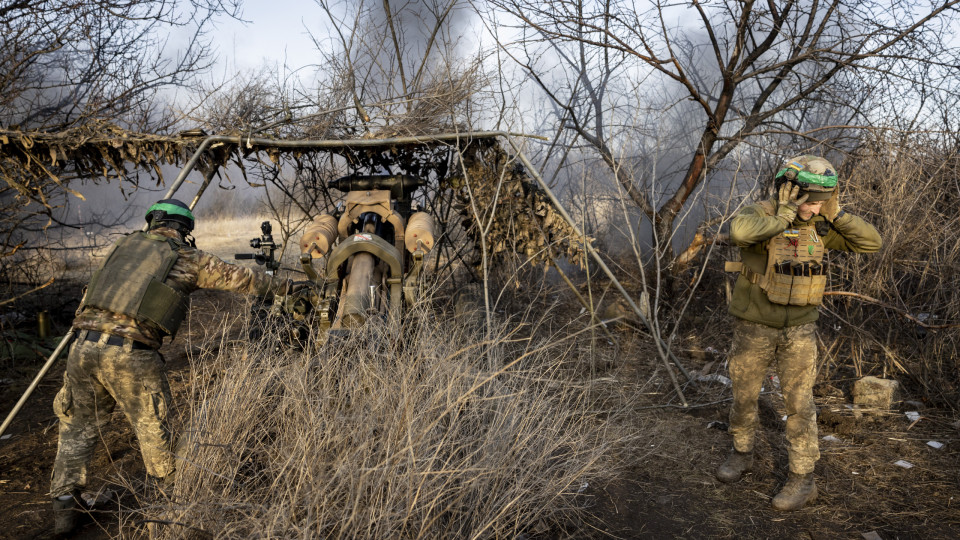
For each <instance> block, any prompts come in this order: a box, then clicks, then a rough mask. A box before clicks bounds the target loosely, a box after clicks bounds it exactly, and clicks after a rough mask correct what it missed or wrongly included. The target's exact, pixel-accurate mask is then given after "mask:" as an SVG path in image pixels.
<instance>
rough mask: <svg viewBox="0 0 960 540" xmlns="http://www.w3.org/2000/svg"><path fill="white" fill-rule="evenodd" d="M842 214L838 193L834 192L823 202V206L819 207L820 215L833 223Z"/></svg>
mask: <svg viewBox="0 0 960 540" xmlns="http://www.w3.org/2000/svg"><path fill="white" fill-rule="evenodd" d="M843 214H844V212H843V210H841V209H840V192H839V191H834V192H833V195H831V196H830V198H829V199H827V200H826V201H824V203H823V206H821V207H820V215H821V216H823V217H825V218H827V220H829V221H830V222H831V223H833V222H834V221H836V220H837V218H838V217H840V216H842V215H843Z"/></svg>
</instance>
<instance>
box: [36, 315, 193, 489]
mask: <svg viewBox="0 0 960 540" xmlns="http://www.w3.org/2000/svg"><path fill="white" fill-rule="evenodd" d="M85 334H86V332H84V331H81V332H80V334H79V336H78V337H79V338H83V337H84V335H85ZM170 402H171V398H170V385H169V383H168V382H167V377H166V374H165V373H164V365H163V359H162V358H161V357H160V354H159V353H158V352H157V351H155V350H140V349H132V348H131V341H130V340H126V342H125V343H124V345H122V346H115V345H108V344H106V343H104V342H103V340H101V342H91V341H84V340H82V339H78V341H76V342H74V344H73V345H72V346H71V347H70V355H69V357H68V358H67V369H66V372H65V373H64V376H63V388H61V389H60V392H59V393H58V394H57V397H56V398H54V401H53V410H54V412H56V414H57V417H58V418H60V440H59V443H58V445H57V458H56V461H55V462H54V465H53V477H52V480H51V486H50V495H51V496H53V497H57V496H60V495H65V494H67V493H70V492H72V491H73V490H74V489H82V488H83V487H84V486H86V483H87V467H88V465H89V463H90V460H91V458H92V457H93V451H94V449H95V447H96V444H97V441H98V440H99V439H100V429H101V428H102V427H103V426H104V425H106V423H107V422H108V421H109V420H110V416H111V413H112V412H113V410H114V408H115V407H116V405H117V403H119V404H120V407H121V409H122V410H123V412H124V414H125V415H126V417H127V420H128V421H129V422H130V424H131V425H132V426H133V429H134V432H135V433H136V435H137V440H138V441H139V442H140V451H141V454H142V455H143V461H144V465H146V469H147V474H149V475H151V476H154V477H158V478H166V477H168V476H169V475H171V474H172V473H173V471H174V469H175V462H174V457H173V454H172V453H171V437H170V430H169V429H168V428H167V406H168V404H169V403H170Z"/></svg>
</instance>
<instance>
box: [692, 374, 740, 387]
mask: <svg viewBox="0 0 960 540" xmlns="http://www.w3.org/2000/svg"><path fill="white" fill-rule="evenodd" d="M697 382H718V383H720V384H722V385H724V386H730V385H731V384H733V383H732V382H731V381H730V379H728V378H727V377H724V376H723V375H720V374H719V373H711V374H709V375H700V376H699V377H697Z"/></svg>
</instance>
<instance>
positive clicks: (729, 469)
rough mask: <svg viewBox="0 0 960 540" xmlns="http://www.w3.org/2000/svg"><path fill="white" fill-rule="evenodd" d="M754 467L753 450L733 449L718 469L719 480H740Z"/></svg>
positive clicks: (730, 481)
mask: <svg viewBox="0 0 960 540" xmlns="http://www.w3.org/2000/svg"><path fill="white" fill-rule="evenodd" d="M751 469H753V452H737V451H736V450H731V451H730V455H729V456H727V460H726V461H724V462H723V465H720V468H719V469H717V480H720V481H721V482H726V483H727V484H732V483H734V482H739V481H740V478H742V477H743V473H745V472H749V471H750V470H751Z"/></svg>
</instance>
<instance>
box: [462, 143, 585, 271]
mask: <svg viewBox="0 0 960 540" xmlns="http://www.w3.org/2000/svg"><path fill="white" fill-rule="evenodd" d="M461 159H462V164H463V171H462V173H463V174H462V175H453V176H451V177H449V178H448V180H447V182H448V184H449V186H450V187H451V188H453V189H454V190H455V192H456V196H455V200H456V203H455V204H456V208H457V210H458V211H459V212H460V215H461V216H462V217H463V220H464V226H465V227H466V228H467V232H468V234H469V235H470V236H471V238H472V239H473V241H474V242H475V244H476V245H477V246H479V245H481V242H480V231H481V229H482V228H484V227H485V226H486V224H487V223H488V222H489V221H490V215H491V213H493V215H494V220H493V223H492V225H491V226H490V228H489V230H488V231H487V233H486V238H485V240H486V244H487V246H488V250H489V251H488V252H489V253H490V254H491V255H492V256H494V257H497V256H498V255H503V254H507V253H517V254H520V255H522V256H524V257H526V258H528V259H530V260H531V262H533V263H536V264H546V265H550V264H551V262H552V260H553V259H555V258H557V257H561V258H562V257H567V258H569V260H570V261H572V262H574V263H576V264H581V265H582V264H583V257H584V251H583V248H582V246H581V245H580V241H578V239H577V234H576V232H575V231H574V230H573V228H572V227H571V226H570V224H568V223H567V222H566V221H565V220H564V219H563V217H562V216H561V215H560V214H559V213H558V212H557V210H556V209H555V208H554V207H553V205H552V204H551V203H550V200H549V199H548V198H547V195H546V193H544V192H543V191H542V190H541V189H540V188H539V186H538V185H537V184H536V183H535V182H534V181H533V179H531V178H530V176H529V175H528V174H527V172H526V171H525V170H524V167H523V166H522V165H521V164H520V162H519V160H518V159H517V158H516V157H515V156H511V155H509V154H508V153H507V152H505V151H504V150H503V149H502V148H501V147H500V144H499V141H497V140H495V139H489V140H486V141H484V143H483V144H472V145H469V146H467V147H466V148H464V149H463V150H462V151H461ZM474 205H475V206H474ZM478 219H479V221H480V223H476V221H477V220H478Z"/></svg>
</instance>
